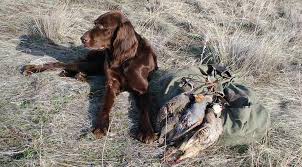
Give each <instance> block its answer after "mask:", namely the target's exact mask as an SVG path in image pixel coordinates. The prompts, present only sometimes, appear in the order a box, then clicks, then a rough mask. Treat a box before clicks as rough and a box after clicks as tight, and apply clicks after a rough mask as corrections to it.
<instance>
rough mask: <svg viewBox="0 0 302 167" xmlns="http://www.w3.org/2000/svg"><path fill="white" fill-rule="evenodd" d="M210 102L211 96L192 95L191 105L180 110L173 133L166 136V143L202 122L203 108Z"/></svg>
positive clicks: (176, 138)
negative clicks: (182, 110)
mask: <svg viewBox="0 0 302 167" xmlns="http://www.w3.org/2000/svg"><path fill="white" fill-rule="evenodd" d="M211 102H212V96H209V95H205V96H204V95H201V94H199V95H194V99H193V102H192V103H191V105H190V106H189V107H188V108H187V109H186V110H185V111H184V112H182V113H181V114H182V115H181V116H180V119H179V121H178V122H177V123H176V125H175V126H174V127H175V128H174V129H173V131H174V132H173V135H171V136H169V137H168V138H166V141H167V143H170V142H174V141H176V140H178V139H179V138H181V137H182V136H183V135H185V134H186V133H187V132H188V131H190V130H191V129H193V128H195V127H196V126H198V125H200V124H201V123H202V122H203V119H204V115H205V110H206V108H207V106H208V104H209V103H211Z"/></svg>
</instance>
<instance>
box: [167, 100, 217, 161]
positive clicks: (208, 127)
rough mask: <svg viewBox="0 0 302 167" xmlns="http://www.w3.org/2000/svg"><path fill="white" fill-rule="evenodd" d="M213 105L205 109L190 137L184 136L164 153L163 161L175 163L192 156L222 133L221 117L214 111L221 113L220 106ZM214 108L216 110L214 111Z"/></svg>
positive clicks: (212, 142)
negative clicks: (178, 143)
mask: <svg viewBox="0 0 302 167" xmlns="http://www.w3.org/2000/svg"><path fill="white" fill-rule="evenodd" d="M217 105H219V104H215V107H214V108H213V107H210V108H208V109H207V111H206V114H205V118H204V119H205V120H204V123H203V124H202V125H201V127H200V128H198V130H197V131H195V132H192V133H193V135H191V137H188V138H186V139H185V140H184V141H182V143H180V145H179V146H178V147H177V148H170V149H169V150H168V151H167V152H166V154H165V161H166V162H168V163H170V164H177V163H180V162H181V161H183V160H185V159H187V158H192V157H195V156H196V155H198V153H199V152H200V151H202V150H204V149H206V148H208V147H209V146H211V145H213V144H214V143H215V142H216V141H217V140H218V138H219V136H220V135H221V134H222V131H223V122H222V119H221V118H220V117H219V116H218V115H216V114H215V113H219V114H220V113H221V108H220V107H218V106H217ZM215 110H216V111H215Z"/></svg>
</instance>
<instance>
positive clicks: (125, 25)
mask: <svg viewBox="0 0 302 167" xmlns="http://www.w3.org/2000/svg"><path fill="white" fill-rule="evenodd" d="M137 46H138V41H137V38H136V35H135V31H134V28H133V26H132V24H131V23H130V22H129V21H128V19H124V20H123V21H122V23H121V24H120V26H119V27H118V28H117V32H116V37H115V39H114V41H113V57H114V59H115V60H114V61H115V63H119V64H121V63H123V62H124V61H125V60H127V59H129V58H132V57H134V56H135V54H136V50H137ZM116 61H117V62H116Z"/></svg>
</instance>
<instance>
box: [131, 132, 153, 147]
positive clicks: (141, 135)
mask: <svg viewBox="0 0 302 167" xmlns="http://www.w3.org/2000/svg"><path fill="white" fill-rule="evenodd" d="M136 139H137V140H139V141H141V142H143V143H146V144H150V143H153V142H154V141H155V140H156V139H157V135H156V134H155V133H154V132H153V131H151V132H144V131H140V132H138V133H137V135H136Z"/></svg>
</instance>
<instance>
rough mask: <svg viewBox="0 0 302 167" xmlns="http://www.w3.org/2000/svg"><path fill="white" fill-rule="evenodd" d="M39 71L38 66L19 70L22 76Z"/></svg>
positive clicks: (24, 67)
mask: <svg viewBox="0 0 302 167" xmlns="http://www.w3.org/2000/svg"><path fill="white" fill-rule="evenodd" d="M39 71H40V66H39V65H25V66H23V67H22V69H21V73H22V74H23V75H26V76H28V75H31V74H32V73H37V72H39Z"/></svg>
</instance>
